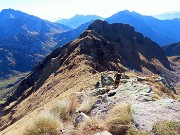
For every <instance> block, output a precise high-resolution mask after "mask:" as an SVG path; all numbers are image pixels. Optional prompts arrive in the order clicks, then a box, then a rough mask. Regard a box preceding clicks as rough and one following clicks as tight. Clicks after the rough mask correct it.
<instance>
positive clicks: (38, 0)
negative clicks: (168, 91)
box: [0, 0, 180, 21]
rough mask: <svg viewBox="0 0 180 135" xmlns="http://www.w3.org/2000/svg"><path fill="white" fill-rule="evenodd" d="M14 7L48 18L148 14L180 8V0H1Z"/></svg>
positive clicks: (0, 6) (3, 4)
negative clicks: (127, 12) (126, 11)
mask: <svg viewBox="0 0 180 135" xmlns="http://www.w3.org/2000/svg"><path fill="white" fill-rule="evenodd" d="M7 8H12V9H16V10H20V11H23V12H26V13H28V14H31V15H35V16H38V17H40V18H43V19H47V20H51V21H52V20H54V19H58V18H70V17H72V16H74V15H75V14H81V15H87V14H96V15H99V16H102V17H109V16H111V15H112V14H114V13H116V12H118V11H122V10H125V9H128V10H130V11H136V12H138V13H141V14H144V15H157V14H160V13H164V12H170V11H180V0H0V11H1V10H2V9H7Z"/></svg>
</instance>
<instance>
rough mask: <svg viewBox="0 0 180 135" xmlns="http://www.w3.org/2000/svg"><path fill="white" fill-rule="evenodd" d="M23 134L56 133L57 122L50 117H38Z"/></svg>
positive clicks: (43, 134)
mask: <svg viewBox="0 0 180 135" xmlns="http://www.w3.org/2000/svg"><path fill="white" fill-rule="evenodd" d="M23 135H58V123H57V122H56V121H55V120H53V119H50V118H44V117H42V118H39V119H38V120H36V121H35V122H34V124H33V125H32V126H29V127H27V128H26V129H25V131H24V133H23Z"/></svg>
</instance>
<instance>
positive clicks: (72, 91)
mask: <svg viewBox="0 0 180 135" xmlns="http://www.w3.org/2000/svg"><path fill="white" fill-rule="evenodd" d="M117 70H120V71H121V72H123V76H122V78H123V79H122V80H121V83H120V85H119V87H118V88H117V89H114V87H113V83H114V80H113V79H114V77H113V76H114V74H115V73H114V71H117ZM165 72H166V73H172V74H171V75H172V76H173V75H174V74H176V73H175V72H174V71H173V69H171V65H170V63H169V61H168V59H167V57H166V55H165V53H164V51H163V50H162V48H161V47H159V46H158V45H157V44H156V43H155V42H153V41H152V40H151V39H149V38H147V37H144V36H143V35H142V34H141V33H138V32H135V31H134V28H133V27H132V26H129V25H125V24H108V23H107V22H105V21H101V20H96V21H94V22H93V23H92V24H91V25H90V26H89V27H88V29H87V30H86V31H85V32H83V33H82V34H81V35H80V36H79V38H77V39H76V40H74V41H72V42H70V43H68V44H66V45H63V46H62V47H59V48H57V49H56V50H54V51H53V52H52V53H51V54H50V55H48V56H47V57H46V58H45V59H44V60H43V61H42V62H41V63H39V64H38V65H37V66H36V67H35V68H34V69H33V71H32V72H31V73H30V74H29V75H28V76H27V77H26V78H25V79H24V80H23V81H21V83H20V84H19V85H18V86H17V87H16V88H15V92H14V93H13V95H12V96H10V97H9V98H8V99H7V101H6V102H5V103H4V104H2V105H1V106H0V107H1V108H2V109H1V116H2V117H1V119H0V127H1V130H2V131H1V133H3V134H5V135H6V134H11V133H15V134H21V133H22V132H28V131H30V130H28V129H26V126H24V125H27V124H28V123H27V120H32V121H33V120H35V121H36V120H38V117H40V118H44V117H45V118H46V119H45V121H46V120H47V119H48V121H49V119H51V120H52V119H53V118H56V121H53V122H55V123H58V124H55V125H58V127H57V128H56V129H55V131H53V133H54V134H55V135H56V134H72V133H74V134H78V135H81V134H82V135H83V134H92V135H94V134H101V132H104V133H106V134H113V135H116V134H117V135H119V134H128V133H129V134H130V133H132V132H138V133H137V134H141V133H140V132H141V131H140V130H143V132H146V131H147V132H151V131H152V132H153V133H154V134H155V133H156V132H157V131H156V128H155V127H156V123H158V122H164V121H173V122H175V124H176V123H177V122H179V119H177V118H178V117H179V113H178V112H179V100H177V99H178V98H179V97H178V95H176V93H177V92H176V89H174V87H173V85H172V83H171V82H176V81H177V79H179V78H178V76H176V77H174V78H172V79H171V80H170V78H169V76H168V75H167V74H165ZM174 76H175V75H174ZM110 78H111V79H110ZM108 79H109V80H108ZM107 82H108V83H107ZM161 104H162V106H161ZM173 104H175V105H176V106H177V107H176V108H175V109H173V108H174V107H173ZM155 105H156V106H157V107H156V108H152V106H155ZM63 107H64V108H63ZM159 108H161V110H160V109H159ZM170 110H171V111H172V113H171V114H172V115H171V116H170V115H165V114H166V113H167V112H168V111H170ZM160 111H162V112H161V114H162V115H164V116H165V117H161V118H160V116H159V115H157V117H155V116H154V115H155V114H156V113H159V114H160ZM150 112H152V113H150ZM149 113H150V114H149ZM143 114H144V115H143ZM167 117H170V118H167ZM81 118H82V119H81ZM105 118H106V120H105ZM143 120H144V121H143ZM43 121H44V120H43ZM29 122H30V121H29ZM53 122H51V123H53ZM36 123H37V122H35V124H36ZM100 123H101V124H100ZM55 125H54V127H55ZM89 127H90V128H89ZM50 131H52V130H50ZM37 132H38V131H37ZM77 132H78V133H77ZM175 132H176V131H175ZM24 134H25V133H24Z"/></svg>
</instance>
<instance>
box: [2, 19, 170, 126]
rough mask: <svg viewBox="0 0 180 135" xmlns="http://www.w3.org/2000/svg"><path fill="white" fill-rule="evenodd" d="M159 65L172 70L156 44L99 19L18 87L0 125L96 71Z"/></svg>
mask: <svg viewBox="0 0 180 135" xmlns="http://www.w3.org/2000/svg"><path fill="white" fill-rule="evenodd" d="M156 67H161V68H164V69H170V66H169V62H168V60H167V58H166V55H165V54H164V51H163V50H162V49H161V47H159V46H158V45H157V44H156V43H154V42H153V41H151V40H150V39H149V38H144V36H143V35H142V34H140V33H137V32H135V31H134V28H133V27H131V26H129V25H125V24H108V23H107V22H105V21H100V20H96V21H95V22H94V23H92V24H91V25H90V26H89V27H88V29H87V30H86V31H85V32H84V33H82V34H81V35H80V36H79V38H78V39H76V40H74V41H72V42H70V43H68V44H66V45H64V46H62V47H59V48H57V49H56V50H54V51H53V52H52V53H51V54H50V55H48V56H47V57H46V58H45V59H44V60H43V61H42V62H41V63H39V64H38V65H37V66H36V67H35V68H34V70H33V71H32V72H31V73H30V74H29V75H28V76H27V77H26V79H25V80H23V81H22V82H21V83H20V84H19V85H18V86H17V87H16V89H15V92H14V94H13V95H12V96H11V97H9V98H8V99H7V102H6V103H5V104H4V105H3V107H5V106H7V105H9V104H10V103H11V102H13V101H17V102H16V103H14V105H12V106H11V107H10V108H9V109H8V110H4V112H3V113H4V115H7V117H4V118H5V119H1V120H0V127H1V128H2V129H3V128H5V127H6V126H8V124H7V123H9V124H12V123H14V122H15V121H17V120H18V119H20V118H21V117H23V116H24V115H26V113H30V112H31V111H32V110H34V109H35V108H38V107H40V106H42V105H43V104H46V103H47V102H48V101H50V100H52V99H53V98H55V97H57V96H58V95H60V94H61V93H63V92H65V91H68V90H70V89H73V90H75V89H80V88H81V87H83V86H84V85H85V86H86V85H87V86H88V85H90V83H89V81H87V79H90V78H92V76H93V75H95V74H96V73H99V72H102V71H106V70H118V69H120V70H122V71H124V70H129V69H130V70H136V71H139V72H145V73H160V72H161V71H160V70H158V69H157V68H156ZM96 81H97V80H96ZM87 86H86V87H87ZM59 88H60V89H59ZM32 93H33V94H32ZM17 99H18V100H17ZM31 101H33V102H31ZM27 104H28V106H27ZM22 106H23V109H22V108H21V107H22ZM1 107H2V106H1ZM12 109H13V116H12V114H11V110H12ZM8 114H9V115H8ZM7 121H10V122H7ZM5 123H6V124H5Z"/></svg>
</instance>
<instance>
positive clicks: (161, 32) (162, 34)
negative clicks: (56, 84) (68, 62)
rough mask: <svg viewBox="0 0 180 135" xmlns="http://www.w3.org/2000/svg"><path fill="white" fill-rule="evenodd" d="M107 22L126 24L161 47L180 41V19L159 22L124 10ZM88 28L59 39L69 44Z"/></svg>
mask: <svg viewBox="0 0 180 135" xmlns="http://www.w3.org/2000/svg"><path fill="white" fill-rule="evenodd" d="M78 17H79V20H81V22H82V20H85V19H84V16H78ZM80 18H81V19H80ZM70 20H71V19H70ZM105 20H106V21H107V22H109V23H124V24H129V25H132V26H133V27H134V28H135V30H136V31H137V32H140V33H142V34H143V35H144V36H147V37H149V38H151V39H152V40H153V41H155V42H157V43H158V44H159V45H161V46H163V45H167V44H171V43H174V42H178V41H180V35H179V33H180V29H177V28H180V19H174V20H158V19H156V18H154V17H152V16H144V15H141V14H138V13H136V12H129V11H128V10H124V11H120V12H118V13H116V14H114V15H112V16H110V17H109V18H106V19H105ZM83 22H84V21H83ZM81 24H82V23H81ZM66 25H68V24H66ZM68 26H71V25H68ZM86 27H87V26H86ZM86 27H78V28H77V29H78V30H73V31H71V32H72V34H71V32H68V33H69V34H70V37H68V36H66V34H68V33H66V34H62V35H61V34H60V36H59V39H60V40H61V43H65V42H64V41H65V40H66V41H67V42H69V41H71V40H73V39H75V38H77V37H78V35H79V33H75V31H81V32H83V31H84V30H85V28H86ZM76 34H77V35H76ZM72 35H76V36H72ZM72 37H74V38H72ZM62 41H63V42H62ZM67 42H66V43H67ZM59 45H62V44H59Z"/></svg>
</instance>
